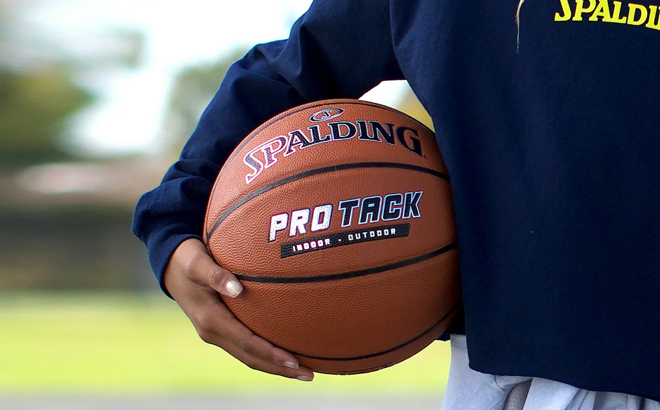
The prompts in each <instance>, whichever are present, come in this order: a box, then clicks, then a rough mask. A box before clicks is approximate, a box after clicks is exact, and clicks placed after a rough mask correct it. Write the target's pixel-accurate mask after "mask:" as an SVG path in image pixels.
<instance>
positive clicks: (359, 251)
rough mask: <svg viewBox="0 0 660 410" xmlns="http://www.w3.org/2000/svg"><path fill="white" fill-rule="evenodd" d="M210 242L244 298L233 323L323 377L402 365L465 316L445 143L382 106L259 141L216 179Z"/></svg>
mask: <svg viewBox="0 0 660 410" xmlns="http://www.w3.org/2000/svg"><path fill="white" fill-rule="evenodd" d="M204 239H205V243H206V246H207V248H208V250H209V253H210V254H211V255H212V256H213V257H214V259H215V260H216V262H217V263H218V264H219V265H220V266H222V267H223V268H225V269H227V270H229V271H231V272H234V273H235V274H236V276H237V278H238V279H239V280H240V281H241V283H242V284H243V286H244V289H245V290H244V292H243V293H242V294H241V295H240V296H239V297H237V298H235V299H232V298H223V300H224V302H225V303H226V304H227V306H228V307H229V309H231V311H232V312H233V313H234V315H235V316H236V317H237V318H238V319H239V320H241V321H242V322H243V323H244V324H245V325H246V326H247V327H249V328H250V329H251V330H252V331H253V332H255V333H256V334H258V335H259V336H261V337H263V338H265V339H266V340H269V341H270V342H272V343H273V344H275V345H277V346H279V347H281V348H283V349H285V350H287V351H290V352H291V353H293V354H294V355H296V356H297V357H298V359H299V360H300V363H301V364H302V365H304V366H307V367H309V368H311V369H312V370H314V371H316V372H322V373H333V374H351V373H364V372H370V371H374V370H378V369H382V368H384V367H388V366H391V365H393V364H395V363H398V362H401V361H402V360H405V359H407V358H409V357H411V356H413V355H414V354H416V353H417V352H419V351H420V350H422V349H423V348H424V347H426V346H427V345H428V344H430V343H431V342H432V341H433V340H435V339H436V338H437V337H438V336H439V335H440V334H441V333H442V332H443V331H444V330H445V329H446V328H447V326H448V325H449V323H450V321H451V319H452V317H453V316H454V314H455V313H456V311H457V308H458V304H459V299H460V284H459V279H458V247H457V242H456V229H455V225H454V213H453V206H452V197H451V186H450V180H449V175H448V173H447V169H446V167H445V164H444V162H443V160H442V157H441V155H440V151H439V149H438V145H437V143H436V140H435V135H434V134H433V132H432V131H431V130H429V129H428V128H427V127H425V126H424V125H422V124H421V123H419V122H417V121H416V120H414V119H412V118H411V117H409V116H407V115H405V114H403V113H401V112H399V111H396V110H394V109H392V108H389V107H385V106H382V105H379V104H374V103H369V102H364V101H359V100H346V99H341V100H325V101H319V102H314V103H310V104H306V105H303V106H300V107H296V108H293V109H291V110H289V111H286V112H284V113H282V114H280V115H278V116H276V117H274V118H272V119H270V120H269V121H267V122H266V123H264V124H263V125H261V126H260V127H259V128H257V129H256V130H254V131H253V132H252V133H251V134H250V135H248V136H247V137H246V138H245V140H243V141H242V142H241V144H240V145H239V146H238V147H237V148H236V150H235V151H234V152H233V153H232V154H231V156H230V157H229V159H228V160H227V161H226V163H225V165H224V166H223V168H222V169H221V171H220V173H219V175H218V178H217V180H216V182H215V185H214V188H213V191H212V192H211V196H210V199H209V205H208V210H207V214H206V220H205V237H204Z"/></svg>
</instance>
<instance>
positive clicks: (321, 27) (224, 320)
mask: <svg viewBox="0 0 660 410" xmlns="http://www.w3.org/2000/svg"><path fill="white" fill-rule="evenodd" d="M402 77H403V76H402V74H401V70H400V68H399V66H398V63H397V61H396V58H395V56H394V52H393V46H392V41H391V32H390V21H389V5H388V2H387V1H386V0H362V1H341V2H333V1H329V0H318V1H316V2H315V3H314V4H313V5H312V6H311V8H310V10H309V11H308V12H307V13H306V14H305V15H304V16H303V17H302V18H301V19H300V20H298V21H297V22H296V24H295V25H294V27H293V29H292V31H291V35H290V38H289V39H288V40H287V41H278V42H273V43H268V44H262V45H259V46H256V47H255V48H253V49H252V50H251V51H250V52H249V53H248V54H247V55H246V56H245V58H243V59H242V60H240V61H238V62H237V63H235V64H234V65H233V66H232V67H231V68H230V69H229V71H228V73H227V75H226V77H225V79H224V80H223V82H222V85H221V87H220V89H219V90H218V92H217V94H216V96H215V97H214V98H213V100H212V102H211V103H210V105H209V106H208V107H207V109H206V111H205V112H204V114H203V115H202V118H201V119H200V122H199V125H198V127H197V129H196V130H195V132H194V133H193V134H192V136H191V138H190V140H189V141H188V143H187V144H186V146H185V147H184V149H183V152H182V154H181V157H180V159H179V161H177V162H176V163H175V164H174V165H173V166H172V167H171V168H170V169H169V170H168V172H167V173H166V175H165V177H164V179H163V182H162V183H161V185H160V186H159V187H158V188H156V189H155V190H153V191H151V192H149V193H147V194H145V195H144V196H143V197H142V198H141V199H140V201H139V203H138V205H137V209H136V213H135V219H134V224H133V231H134V233H135V234H136V235H137V236H138V237H139V238H140V239H141V240H142V241H143V242H145V243H146V245H147V248H148V250H149V259H150V262H151V266H152V268H153V270H154V272H155V273H156V276H157V278H158V280H159V283H160V284H161V287H162V288H163V290H164V291H165V292H168V293H169V294H170V295H171V296H172V297H173V298H174V299H175V300H176V301H177V302H178V303H179V304H180V305H181V307H182V309H183V310H184V311H185V312H186V314H188V316H189V317H190V318H191V320H192V322H193V324H195V326H196V328H197V329H198V331H200V329H204V328H213V329H212V332H211V333H213V334H217V335H223V336H222V337H218V338H213V339H212V340H211V341H210V342H211V343H213V344H217V345H218V346H220V347H223V348H224V349H225V350H228V351H230V353H232V351H231V350H232V349H233V348H232V347H228V344H227V342H226V340H227V339H228V338H229V339H232V340H234V341H236V345H237V346H240V347H239V350H243V351H245V350H248V351H253V350H254V349H255V347H254V346H252V347H251V346H248V345H246V344H245V340H247V339H252V340H255V339H254V337H256V336H254V335H252V334H251V332H250V333H248V332H249V330H247V329H246V328H244V327H242V325H241V326H239V325H240V323H235V326H233V327H232V326H229V325H228V324H229V323H233V322H231V321H232V320H233V321H236V320H235V319H232V318H230V316H229V315H230V314H229V313H228V311H227V312H225V310H226V308H225V307H224V305H223V304H222V303H221V302H220V299H219V297H218V295H217V294H216V293H215V292H216V291H217V292H220V293H223V294H227V295H231V294H232V292H230V289H227V284H229V283H238V282H237V281H235V278H233V275H231V274H230V273H229V272H227V271H226V270H224V269H222V268H220V267H218V266H217V265H215V264H214V263H213V264H212V260H210V258H209V256H208V254H206V253H205V249H204V247H203V245H201V242H200V240H201V237H202V228H203V219H204V213H205V209H206V204H207V201H208V196H209V193H210V191H211V187H212V185H213V182H214V180H215V177H216V175H217V174H218V172H219V170H220V167H221V166H222V163H223V162H224V161H225V160H226V158H227V157H228V156H229V154H230V153H231V151H232V150H233V148H234V147H235V146H236V145H237V144H238V143H239V142H240V141H241V140H242V139H243V137H245V136H246V135H248V134H249V133H250V132H251V131H252V130H253V129H254V128H256V127H257V126H258V125H259V124H261V123H262V122H264V121H265V120H267V119H268V118H270V117H272V116H274V115H276V114H278V113H280V112H282V111H284V110H286V109H288V108H291V107H293V106H296V105H300V104H303V103H305V102H309V101H313V100H319V99H326V98H335V97H349V98H357V97H359V96H361V95H362V94H363V93H365V92H366V91H368V90H369V89H371V88H373V87H374V86H375V85H377V84H378V83H380V82H381V81H383V80H390V79H400V78H402ZM200 245H201V246H200ZM209 272H210V273H209ZM230 287H231V286H230ZM235 289H238V287H235ZM202 294H203V295H204V298H205V299H204V300H205V301H206V302H205V303H204V304H202V303H197V304H192V303H191V301H193V300H197V299H195V297H193V295H197V296H196V297H202ZM214 309H215V315H216V316H212V315H210V314H209V312H211V311H213V310H214ZM209 316H211V317H217V318H218V320H217V323H215V322H214V323H211V324H209V323H205V325H204V326H202V325H200V323H201V319H199V318H207V317H209ZM207 330H208V329H207ZM206 333H209V332H206ZM200 335H201V336H202V337H203V338H205V337H204V334H203V332H201V331H200ZM229 335H231V336H229ZM205 339H206V338H205ZM263 342H265V341H263ZM255 343H256V344H258V345H259V346H262V347H263V349H261V350H258V353H257V354H256V356H255V355H254V354H252V355H250V356H251V357H252V356H254V357H253V358H251V359H247V360H253V361H254V360H256V357H257V356H258V358H259V360H260V361H258V363H263V361H264V360H265V361H267V362H269V363H273V362H278V361H279V362H289V361H291V360H293V363H294V365H293V366H294V367H295V366H296V365H295V363H297V362H296V361H295V358H294V357H293V356H291V355H290V354H288V353H287V354H284V353H286V352H283V351H280V352H281V353H277V354H279V355H280V356H278V358H277V359H276V358H275V356H276V355H277V354H276V353H274V351H273V349H274V348H273V347H272V346H270V345H269V344H268V345H264V344H263V343H262V342H261V341H259V342H255ZM265 343H267V342H265ZM232 354H234V355H235V356H237V357H238V358H239V359H241V360H242V361H244V362H246V363H247V360H246V356H245V355H242V354H240V353H232ZM287 355H288V356H287ZM285 356H286V357H285ZM284 359H286V360H284ZM253 367H255V368H259V369H260V370H264V371H270V372H271V373H277V374H283V375H285V376H289V377H297V376H301V375H302V376H310V375H311V372H309V371H307V373H295V374H293V373H291V372H290V371H289V370H290V369H288V368H286V369H285V368H281V369H280V368H276V369H275V371H271V370H273V369H272V368H271V367H268V366H265V365H254V366H253ZM279 367H282V366H279ZM285 367H286V366H285ZM287 369H288V370H287ZM301 371H302V369H301V370H299V371H298V372H301Z"/></svg>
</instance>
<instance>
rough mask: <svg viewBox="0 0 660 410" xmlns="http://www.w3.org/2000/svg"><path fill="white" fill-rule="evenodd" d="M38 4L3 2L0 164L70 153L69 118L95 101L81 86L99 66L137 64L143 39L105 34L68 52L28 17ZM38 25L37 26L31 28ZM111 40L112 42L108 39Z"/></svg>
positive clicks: (126, 34) (124, 33) (20, 163)
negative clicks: (67, 145)
mask: <svg viewBox="0 0 660 410" xmlns="http://www.w3.org/2000/svg"><path fill="white" fill-rule="evenodd" d="M38 5H39V4H38V3H36V2H25V1H21V0H0V166H2V167H4V168H7V167H11V168H16V167H22V166H26V165H30V164H34V163H39V162H45V161H57V160H63V159H67V158H70V157H71V155H72V154H71V153H69V152H67V150H66V148H65V144H63V143H62V139H63V138H64V137H65V132H66V130H67V127H68V125H69V123H70V119H71V117H72V115H73V114H75V113H76V112H77V111H78V110H80V109H81V108H84V107H86V106H88V105H89V104H90V103H91V102H92V101H93V100H94V97H95V96H94V94H93V93H92V92H91V91H90V90H89V89H88V88H87V87H86V86H84V85H83V84H82V81H81V79H82V78H83V77H84V74H85V73H86V72H90V71H92V70H94V69H99V68H100V67H104V68H105V67H108V66H112V65H114V66H118V67H127V68H133V67H135V66H136V65H137V64H138V62H139V56H140V54H141V50H142V47H143V44H142V43H143V37H142V36H141V35H140V33H136V32H132V31H117V32H114V33H107V36H106V37H105V38H103V39H102V40H103V41H99V43H102V44H99V45H98V46H97V47H96V49H94V48H92V49H91V50H90V49H86V50H83V51H78V52H76V51H75V50H68V49H67V48H66V47H63V46H62V45H61V44H57V39H53V38H50V37H49V35H48V33H47V32H46V31H40V30H39V27H36V24H34V23H32V24H30V22H29V20H28V21H27V22H26V19H25V18H24V16H25V15H26V14H27V13H29V11H30V7H36V6H38ZM33 26H34V27H33ZM108 40H110V41H108Z"/></svg>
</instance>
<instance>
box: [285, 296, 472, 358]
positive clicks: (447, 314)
mask: <svg viewBox="0 0 660 410" xmlns="http://www.w3.org/2000/svg"><path fill="white" fill-rule="evenodd" d="M460 301H461V300H460V299H459V300H458V301H457V302H456V303H455V304H454V306H452V307H451V309H449V311H448V312H447V313H446V314H445V315H444V316H442V317H441V318H440V320H438V321H437V322H436V323H434V324H433V326H431V327H430V328H428V329H426V330H425V331H423V332H422V333H420V334H418V335H417V336H415V337H413V338H412V339H410V340H408V341H406V342H404V343H402V344H400V345H398V346H395V347H392V348H390V349H387V350H384V351H382V352H378V353H371V354H367V355H363V356H355V357H322V356H311V355H306V354H304V353H298V352H294V351H291V350H288V351H289V352H291V353H292V354H294V355H296V356H302V357H306V358H308V359H313V360H326V361H338V362H348V361H353V360H362V359H370V358H372V357H376V356H382V355H384V354H388V353H391V352H394V351H396V350H399V349H401V348H403V347H406V346H408V345H409V344H411V343H413V342H415V341H416V340H418V339H420V338H421V337H423V336H424V335H426V334H428V333H429V332H431V331H432V330H433V329H435V328H436V327H438V325H440V323H442V322H444V321H445V320H447V318H448V317H449V316H450V315H451V314H452V313H453V312H454V311H455V310H456V309H458V306H459V304H460Z"/></svg>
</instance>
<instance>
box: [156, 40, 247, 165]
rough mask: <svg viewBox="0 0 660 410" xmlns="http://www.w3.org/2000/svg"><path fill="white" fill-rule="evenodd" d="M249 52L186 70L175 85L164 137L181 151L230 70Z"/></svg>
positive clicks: (244, 51)
mask: <svg viewBox="0 0 660 410" xmlns="http://www.w3.org/2000/svg"><path fill="white" fill-rule="evenodd" d="M246 52H247V51H246V50H236V51H235V52H233V53H231V54H229V55H228V56H226V57H224V58H222V59H220V60H218V61H216V62H213V63H209V64H204V65H196V66H191V67H188V68H186V69H184V70H182V71H181V72H180V73H179V74H178V75H177V77H176V79H175V81H174V86H173V88H172V92H171V94H170V100H169V103H168V107H167V112H166V115H165V124H164V127H163V133H164V137H165V138H167V140H168V141H169V142H170V144H171V145H172V149H173V150H175V151H177V152H178V151H179V150H180V148H181V147H182V146H183V143H184V142H185V141H186V140H187V139H188V137H189V136H190V134H191V133H192V132H193V131H194V130H195V127H196V126H197V122H198V121H199V117H200V116H201V115H202V112H203V111H204V109H205V108H206V106H207V105H208V104H209V102H210V101H211V99H212V98H213V96H214V95H215V92H216V91H217V90H218V87H219V86H220V82H221V81H222V79H223V78H224V76H225V74H226V73H227V70H228V69H229V67H230V66H231V65H232V64H233V63H234V62H235V61H237V60H238V59H240V58H241V57H243V55H245V53H246Z"/></svg>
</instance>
